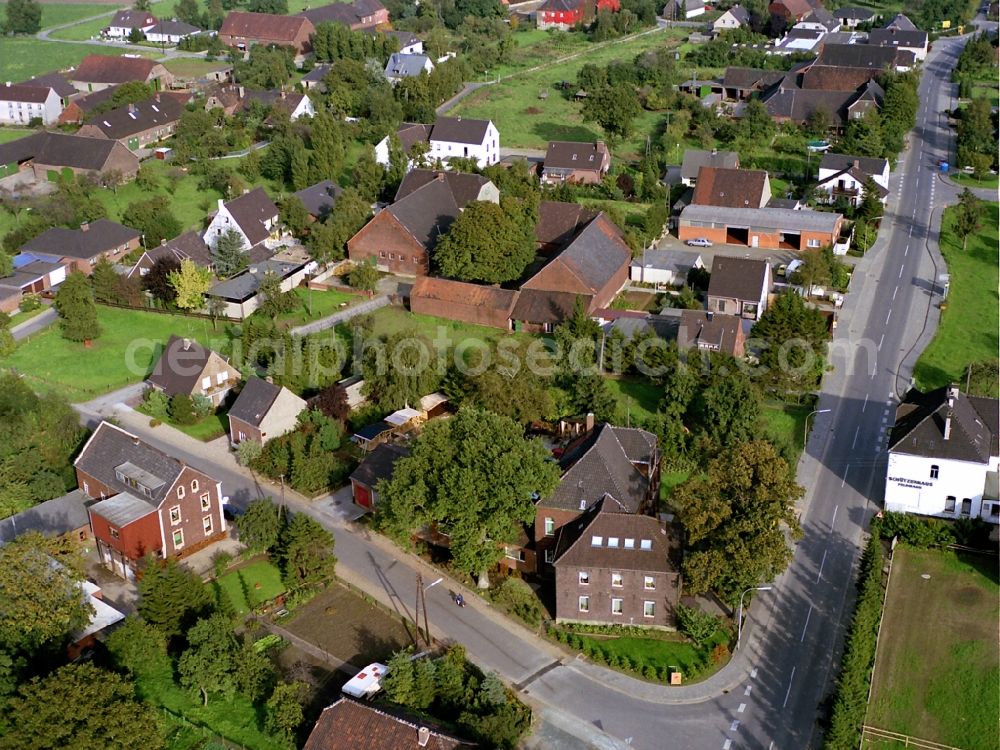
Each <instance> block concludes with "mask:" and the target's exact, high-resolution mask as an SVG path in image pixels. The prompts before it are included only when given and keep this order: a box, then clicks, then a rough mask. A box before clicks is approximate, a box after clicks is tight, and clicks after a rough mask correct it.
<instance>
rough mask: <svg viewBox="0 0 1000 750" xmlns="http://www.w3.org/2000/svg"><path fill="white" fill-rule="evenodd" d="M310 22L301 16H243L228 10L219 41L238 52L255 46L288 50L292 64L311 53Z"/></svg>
mask: <svg viewBox="0 0 1000 750" xmlns="http://www.w3.org/2000/svg"><path fill="white" fill-rule="evenodd" d="M315 31H316V28H315V27H314V26H313V24H312V21H310V20H309V19H308V18H305V17H303V16H275V15H271V14H270V13H247V12H245V11H241V10H231V11H229V13H228V15H226V20H225V21H223V22H222V27H221V28H220V29H219V41H220V42H222V43H223V44H224V45H226V46H227V47H233V48H234V49H238V50H240V51H241V52H247V51H249V49H250V47H252V46H253V45H255V44H261V45H265V46H266V45H268V44H276V45H279V46H281V47H291V48H292V49H293V50H294V51H295V57H296V61H299V60H301V59H303V58H304V57H305V55H306V53H307V52H309V51H311V50H312V35H313V33H314V32H315Z"/></svg>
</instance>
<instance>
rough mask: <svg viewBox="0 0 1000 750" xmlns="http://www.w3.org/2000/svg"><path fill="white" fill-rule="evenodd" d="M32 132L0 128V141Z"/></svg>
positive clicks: (7, 141)
mask: <svg viewBox="0 0 1000 750" xmlns="http://www.w3.org/2000/svg"><path fill="white" fill-rule="evenodd" d="M0 44H2V42H0ZM34 132H35V131H34V130H24V129H22V128H0V143H10V142H11V141H16V140H17V139H18V138H24V136H26V135H31V134H32V133H34Z"/></svg>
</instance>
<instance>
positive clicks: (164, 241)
mask: <svg viewBox="0 0 1000 750" xmlns="http://www.w3.org/2000/svg"><path fill="white" fill-rule="evenodd" d="M166 244H167V238H166V237H161V238H160V247H163V246H164V245H166Z"/></svg>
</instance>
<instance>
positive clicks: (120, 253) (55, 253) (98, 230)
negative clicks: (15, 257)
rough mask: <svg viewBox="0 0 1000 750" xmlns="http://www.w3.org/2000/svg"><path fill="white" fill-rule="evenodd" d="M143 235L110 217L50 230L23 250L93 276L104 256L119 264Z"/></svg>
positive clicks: (29, 241) (22, 250)
mask: <svg viewBox="0 0 1000 750" xmlns="http://www.w3.org/2000/svg"><path fill="white" fill-rule="evenodd" d="M84 140H85V139H84ZM140 237H141V235H140V234H139V232H137V231H136V230H135V229H132V228H131V227H126V226H123V225H122V224H118V223H117V222H114V221H110V220H109V219H98V220H97V221H92V222H89V223H83V224H81V225H80V228H79V229H66V228H65V227H52V228H51V229H46V230H45V231H44V232H42V233H41V234H40V235H38V236H37V237H35V238H33V239H31V240H28V241H27V242H26V243H24V244H23V245H22V246H21V247H20V251H21V252H22V253H25V254H28V255H31V256H34V257H35V258H37V259H39V260H44V261H48V262H55V263H61V264H64V265H66V266H67V267H68V268H69V269H70V270H71V271H79V272H80V273H83V274H86V275H87V276H90V274H92V273H93V272H94V266H96V265H97V263H98V262H99V261H100V260H101V258H107V260H108V261H110V262H111V263H117V262H119V261H120V260H121V259H122V258H124V257H125V256H126V255H128V254H129V253H130V252H132V251H133V250H136V249H137V248H138V247H139V239H140Z"/></svg>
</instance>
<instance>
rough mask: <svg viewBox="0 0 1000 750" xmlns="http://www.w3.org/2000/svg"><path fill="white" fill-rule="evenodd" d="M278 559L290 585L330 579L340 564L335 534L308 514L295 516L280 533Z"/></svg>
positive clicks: (287, 583)
mask: <svg viewBox="0 0 1000 750" xmlns="http://www.w3.org/2000/svg"><path fill="white" fill-rule="evenodd" d="M279 559H280V562H281V570H282V574H283V578H284V580H285V583H286V585H288V586H292V587H298V586H304V585H307V584H314V583H322V582H324V581H326V580H329V579H330V578H331V577H332V576H333V570H334V566H335V565H336V563H337V558H336V557H335V556H334V554H333V535H332V534H331V533H330V532H329V531H327V530H326V529H324V528H323V527H322V526H320V525H319V523H317V522H316V521H315V520H313V519H312V518H310V517H309V516H307V515H306V514H305V513H296V514H295V515H294V516H292V519H291V521H289V522H288V524H287V525H286V526H285V528H284V529H282V531H281V537H280V542H279Z"/></svg>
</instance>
